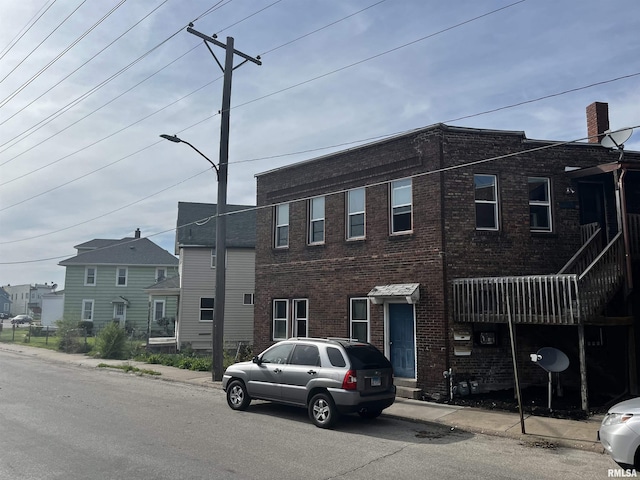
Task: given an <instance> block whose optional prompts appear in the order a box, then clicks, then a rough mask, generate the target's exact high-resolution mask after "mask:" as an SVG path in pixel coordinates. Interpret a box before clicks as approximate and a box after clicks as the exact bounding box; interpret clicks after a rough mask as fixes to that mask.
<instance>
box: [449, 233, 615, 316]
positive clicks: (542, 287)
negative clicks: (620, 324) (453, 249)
mask: <svg viewBox="0 0 640 480" xmlns="http://www.w3.org/2000/svg"><path fill="white" fill-rule="evenodd" d="M593 235H595V232H594V233H593V234H592V237H593ZM580 269H581V268H578V267H576V268H575V270H577V271H579V270H580ZM624 271H625V270H624V242H623V238H622V234H621V233H618V234H617V235H616V236H615V237H614V238H613V240H612V241H611V242H610V243H609V244H608V245H607V246H606V247H605V249H604V250H603V251H602V252H600V254H599V255H597V256H596V258H594V259H593V261H592V262H591V263H590V265H588V266H587V267H586V268H584V271H583V272H581V273H579V274H578V273H571V274H568V273H562V274H557V275H529V276H520V277H483V278H461V279H456V280H454V281H453V282H452V285H453V315H454V320H455V321H457V322H480V323H505V322H507V321H508V319H509V314H511V317H512V319H513V321H514V322H515V323H525V324H544V325H575V324H579V323H583V322H585V321H588V320H589V319H592V318H595V317H596V316H597V315H599V314H600V313H601V312H602V310H603V308H604V307H605V306H606V303H607V302H608V301H610V300H611V298H612V297H613V295H614V294H615V292H616V291H617V289H618V288H619V287H620V285H621V282H622V280H623V276H624Z"/></svg>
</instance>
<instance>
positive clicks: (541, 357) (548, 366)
mask: <svg viewBox="0 0 640 480" xmlns="http://www.w3.org/2000/svg"><path fill="white" fill-rule="evenodd" d="M536 356H537V359H536V362H537V363H538V365H540V366H541V367H542V368H544V369H545V370H546V371H547V372H553V373H557V372H564V371H565V370H566V369H567V368H569V358H568V357H567V356H566V355H565V354H564V353H563V352H561V351H560V350H558V349H557V348H553V347H543V348H541V349H540V350H538V353H537V354H536Z"/></svg>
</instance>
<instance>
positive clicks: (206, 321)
mask: <svg viewBox="0 0 640 480" xmlns="http://www.w3.org/2000/svg"><path fill="white" fill-rule="evenodd" d="M203 298H213V297H200V298H199V299H198V321H199V322H201V323H212V322H213V318H212V319H211V320H202V311H203V310H207V311H208V310H212V312H213V315H214V316H215V311H216V299H215V298H213V308H202V299H203Z"/></svg>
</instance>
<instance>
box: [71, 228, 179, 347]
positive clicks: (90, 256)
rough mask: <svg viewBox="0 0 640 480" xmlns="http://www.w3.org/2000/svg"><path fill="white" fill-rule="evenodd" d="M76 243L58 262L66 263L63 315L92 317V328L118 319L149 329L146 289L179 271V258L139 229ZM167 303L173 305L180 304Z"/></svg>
mask: <svg viewBox="0 0 640 480" xmlns="http://www.w3.org/2000/svg"><path fill="white" fill-rule="evenodd" d="M75 248H76V250H77V255H76V256H74V257H71V258H68V259H66V260H63V261H61V262H60V263H59V265H61V266H63V267H65V268H66V272H65V291H64V315H63V316H64V318H65V319H73V320H78V321H88V322H93V326H94V330H99V329H101V328H103V327H104V326H105V325H107V324H108V323H110V322H117V323H119V324H120V325H122V326H123V327H127V328H128V329H130V330H132V331H135V332H137V333H140V334H144V333H146V332H147V331H148V329H149V326H148V318H149V303H148V295H147V293H146V292H145V291H144V289H145V288H147V287H149V286H150V285H153V284H155V283H156V282H158V281H159V280H162V279H164V278H170V277H174V276H176V275H177V274H178V259H177V258H176V257H174V256H173V255H171V253H169V252H167V251H166V250H164V249H163V248H161V247H160V246H158V245H156V244H155V243H153V242H152V241H151V240H149V239H147V238H141V236H140V229H136V231H135V235H134V237H125V238H122V239H117V240H114V239H94V240H91V241H88V242H85V243H82V244H80V245H77V246H76V247H75ZM172 301H173V300H172ZM163 307H164V308H166V309H167V310H168V311H175V308H176V305H175V304H173V305H171V304H167V305H163ZM161 317H162V315H160V316H159V317H158V318H161Z"/></svg>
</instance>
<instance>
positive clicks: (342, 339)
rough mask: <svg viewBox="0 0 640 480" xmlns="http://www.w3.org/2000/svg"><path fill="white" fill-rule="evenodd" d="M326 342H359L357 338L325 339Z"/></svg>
mask: <svg viewBox="0 0 640 480" xmlns="http://www.w3.org/2000/svg"><path fill="white" fill-rule="evenodd" d="M327 340H338V341H341V342H359V341H360V340H358V339H357V338H341V337H327Z"/></svg>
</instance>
